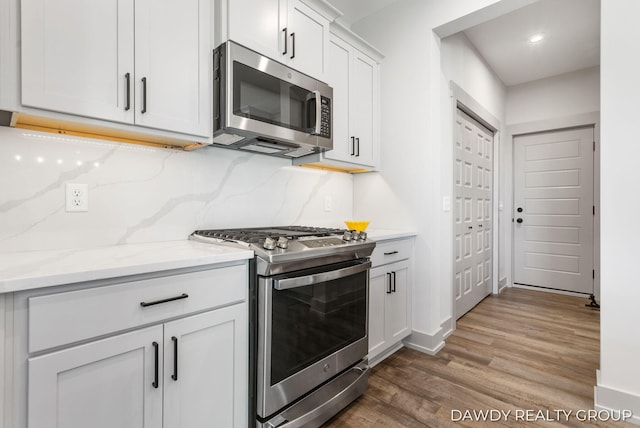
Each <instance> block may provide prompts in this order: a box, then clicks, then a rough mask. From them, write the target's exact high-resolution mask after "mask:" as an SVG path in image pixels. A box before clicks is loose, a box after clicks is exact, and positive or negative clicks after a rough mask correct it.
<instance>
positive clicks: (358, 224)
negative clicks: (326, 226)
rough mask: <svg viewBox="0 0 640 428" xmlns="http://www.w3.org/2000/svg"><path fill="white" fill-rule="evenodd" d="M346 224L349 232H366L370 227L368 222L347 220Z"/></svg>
mask: <svg viewBox="0 0 640 428" xmlns="http://www.w3.org/2000/svg"><path fill="white" fill-rule="evenodd" d="M344 224H346V225H347V227H348V228H349V230H357V231H358V232H364V231H365V230H366V229H367V226H369V222H368V221H361V220H347V221H345V222H344Z"/></svg>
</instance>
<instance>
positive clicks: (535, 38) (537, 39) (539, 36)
mask: <svg viewBox="0 0 640 428" xmlns="http://www.w3.org/2000/svg"><path fill="white" fill-rule="evenodd" d="M542 39H544V34H534V35H533V36H531V37H529V42H530V43H538V42H540V41H541V40H542Z"/></svg>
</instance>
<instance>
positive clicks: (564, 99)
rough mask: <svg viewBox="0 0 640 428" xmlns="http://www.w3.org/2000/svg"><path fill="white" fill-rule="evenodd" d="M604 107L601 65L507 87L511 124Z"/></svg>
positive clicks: (509, 121) (591, 110)
mask: <svg viewBox="0 0 640 428" xmlns="http://www.w3.org/2000/svg"><path fill="white" fill-rule="evenodd" d="M599 110H600V67H593V68H587V69H584V70H579V71H574V72H572V73H567V74H561V75H559V76H554V77H549V78H546V79H541V80H536V81H534V82H529V83H524V84H522V85H516V86H511V87H509V88H508V89H507V108H506V120H507V125H513V124H517V123H525V122H533V121H538V120H544V119H553V118H559V117H567V116H572V115H576V114H581V113H591V112H594V111H599Z"/></svg>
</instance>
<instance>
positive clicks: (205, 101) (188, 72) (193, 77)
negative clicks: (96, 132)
mask: <svg viewBox="0 0 640 428" xmlns="http://www.w3.org/2000/svg"><path fill="white" fill-rule="evenodd" d="M210 21H211V5H210V0H183V1H180V2H174V1H168V0H154V1H151V0H105V1H100V2H95V1H92V0H22V1H21V23H22V25H21V28H22V67H21V70H22V93H21V95H22V104H23V105H24V106H28V107H35V108H40V109H45V110H52V111H56V112H62V113H69V114H74V115H80V116H87V117H91V118H96V119H104V120H109V121H115V122H122V123H128V124H136V125H142V126H146V127H150V128H156V129H163V130H168V131H173V132H179V133H184V134H192V135H199V136H205V137H206V136H209V134H210V132H209V131H210V129H209V128H210V121H211V119H210V117H209V116H210V92H211V91H210V87H211V82H210V78H209V65H210V62H211V58H210V57H211V55H210V47H211V46H210V44H211V37H210V32H211V22H210Z"/></svg>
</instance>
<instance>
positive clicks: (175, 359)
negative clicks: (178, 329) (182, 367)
mask: <svg viewBox="0 0 640 428" xmlns="http://www.w3.org/2000/svg"><path fill="white" fill-rule="evenodd" d="M171 340H173V374H172V375H171V379H173V380H178V338H177V337H175V336H171Z"/></svg>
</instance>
